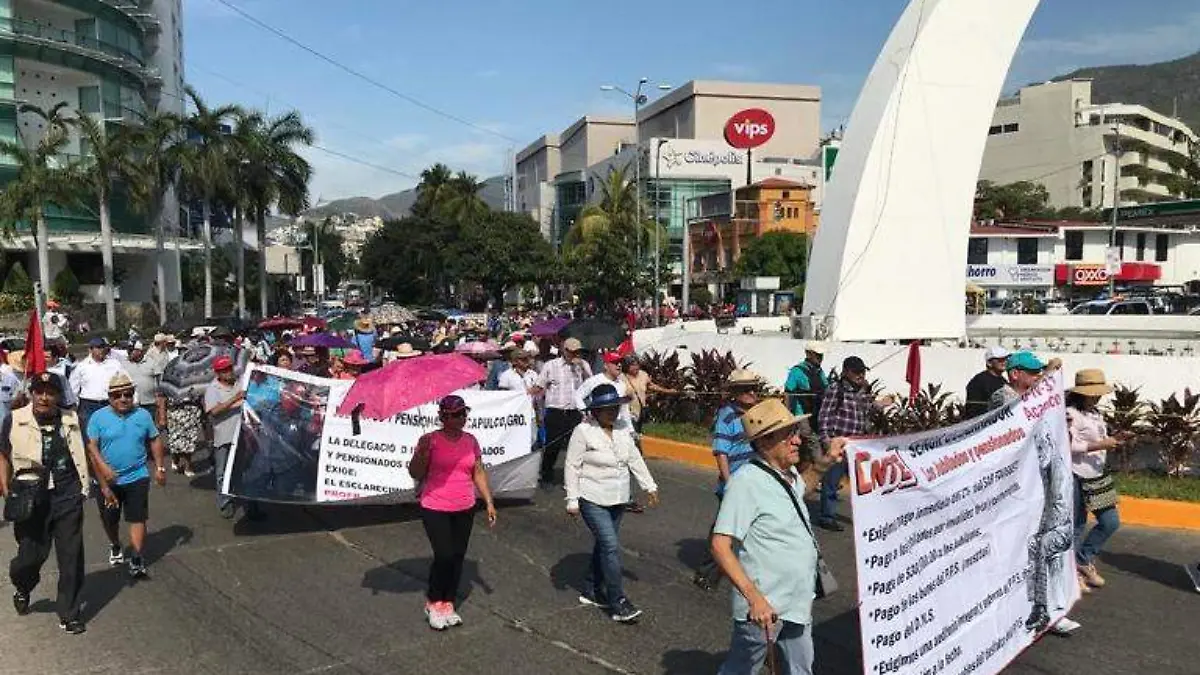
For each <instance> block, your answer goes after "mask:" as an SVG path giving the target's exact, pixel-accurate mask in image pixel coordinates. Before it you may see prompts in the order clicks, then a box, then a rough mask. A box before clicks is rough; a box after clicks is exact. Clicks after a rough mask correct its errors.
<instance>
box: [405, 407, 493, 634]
mask: <svg viewBox="0 0 1200 675" xmlns="http://www.w3.org/2000/svg"><path fill="white" fill-rule="evenodd" d="M469 411H470V408H468V407H467V404H466V402H464V401H463V400H462V397H460V396H447V397H445V398H443V399H442V400H441V402H440V403H439V404H438V418H439V419H440V420H441V423H442V428H441V429H438V430H437V431H433V432H430V433H428V434H425V435H424V436H422V437H421V440H419V441H417V449H416V451H415V452H414V453H413V459H412V463H411V464H409V465H408V473H409V475H411V476H412V477H413V479H414V480H416V481H417V482H418V483H419V484H420V492H421V500H420V501H421V521H422V522H423V523H424V524H425V534H426V536H428V537H429V545H430V546H431V547H432V548H433V564H432V565H430V567H429V589H428V591H427V592H426V594H425V598H426V601H425V617H426V618H427V619H428V621H429V627H430V628H433V629H434V630H445V629H446V628H449V627H450V626H461V625H462V622H463V620H462V617H461V616H459V615H458V612H456V611H455V610H454V600H455V595H456V594H457V593H458V584H459V581H461V579H462V572H463V560H464V559H465V558H466V556H467V545H468V544H469V543H470V541H471V526H472V525H473V524H474V522H475V491H476V490H479V495H480V496H482V497H483V501H484V504H486V505H487V521H488V527H492V526H494V525H495V524H496V507H495V505H493V504H492V491H491V489H490V488H489V487H488V480H487V473H485V472H484V470H483V460H482V459H481V451H480V448H479V441H477V440H476V439H475V437H474V436H472V435H471V434H469V433H467V432H466V431H464V430H463V429H464V428H465V427H466V425H467V413H468V412H469Z"/></svg>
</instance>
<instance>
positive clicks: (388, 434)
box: [222, 365, 540, 504]
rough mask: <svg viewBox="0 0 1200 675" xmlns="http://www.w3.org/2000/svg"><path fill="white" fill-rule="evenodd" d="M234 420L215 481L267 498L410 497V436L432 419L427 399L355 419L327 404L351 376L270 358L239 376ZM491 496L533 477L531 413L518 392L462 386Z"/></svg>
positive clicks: (527, 485) (521, 491)
mask: <svg viewBox="0 0 1200 675" xmlns="http://www.w3.org/2000/svg"><path fill="white" fill-rule="evenodd" d="M242 386H244V387H245V388H246V401H245V404H244V406H243V409H242V427H241V432H240V433H239V435H238V437H237V442H236V443H235V444H234V446H233V448H232V449H231V450H230V458H231V459H230V461H229V462H228V465H227V467H226V472H225V475H224V476H223V477H222V486H223V491H224V492H226V493H227V494H232V495H234V496H237V497H241V498H245V499H252V500H259V501H273V502H290V503H304V504H313V503H331V502H332V503H336V502H361V501H364V500H369V501H377V502H380V501H381V502H387V503H403V502H412V501H416V499H417V495H418V491H419V488H420V486H419V485H416V484H414V482H413V480H412V477H411V476H409V474H408V464H409V462H410V461H411V460H412V455H413V451H414V449H415V448H416V446H417V441H418V440H419V439H420V438H421V436H422V435H424V434H426V433H429V432H431V431H433V430H435V429H436V428H438V425H439V421H438V416H437V405H436V404H435V403H429V404H426V405H422V406H417V407H415V408H412V409H410V410H406V411H404V412H402V413H399V414H397V415H395V416H393V417H392V418H390V419H386V420H372V419H366V418H362V419H359V420H358V422H357V424H356V423H355V420H353V419H352V418H351V417H349V416H342V415H338V414H337V413H336V410H337V408H338V406H339V405H340V404H341V402H342V400H343V399H345V397H346V394H347V393H348V392H349V391H350V387H351V386H353V383H352V382H351V381H347V380H333V379H325V378H319V377H313V376H311V375H306V374H303V373H297V372H293V371H288V370H281V369H278V368H273V367H270V366H257V365H255V366H251V367H250V368H249V369H248V371H247V373H246V374H245V375H244V376H243V379H242ZM457 393H459V394H460V395H461V396H462V397H463V398H464V399H465V400H466V402H467V405H468V406H469V407H470V408H471V412H470V414H469V416H468V418H467V426H466V431H468V432H470V433H472V434H474V435H475V438H476V439H477V440H478V441H479V445H480V448H481V449H482V454H483V464H484V466H485V467H486V468H487V469H488V475H489V480H490V481H491V486H492V492H493V494H494V495H496V496H497V497H506V496H512V497H524V496H528V495H529V494H532V491H533V489H534V487H535V486H536V484H537V467H538V462H539V460H540V457H539V456H538V455H536V454H534V453H533V448H532V443H531V438H532V435H533V427H534V424H535V418H534V413H533V408H532V405H531V403H530V401H529V397H528V396H527V395H525V394H524V392H508V391H461V392H457Z"/></svg>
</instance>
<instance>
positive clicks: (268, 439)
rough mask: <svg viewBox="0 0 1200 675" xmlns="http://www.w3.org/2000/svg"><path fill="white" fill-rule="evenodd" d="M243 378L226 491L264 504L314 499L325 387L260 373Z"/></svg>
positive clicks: (327, 399)
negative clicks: (235, 447)
mask: <svg viewBox="0 0 1200 675" xmlns="http://www.w3.org/2000/svg"><path fill="white" fill-rule="evenodd" d="M247 380H248V381H247V385H246V401H245V403H244V405H243V406H242V428H241V433H240V434H239V439H238V451H237V453H236V454H235V455H234V460H233V461H232V462H231V463H230V464H231V469H230V470H229V474H230V478H229V486H230V492H231V493H233V494H237V495H240V496H244V497H250V498H253V499H262V500H267V501H281V502H305V503H307V502H312V501H314V500H315V498H316V494H317V469H318V460H319V458H320V450H321V432H322V429H323V427H324V423H325V412H326V407H327V406H328V404H329V386H328V385H325V384H321V383H318V382H306V381H301V380H298V379H295V378H289V377H284V376H282V375H279V374H271V373H268V372H266V371H264V370H254V371H253V372H251V373H250V374H249V375H248V377H247Z"/></svg>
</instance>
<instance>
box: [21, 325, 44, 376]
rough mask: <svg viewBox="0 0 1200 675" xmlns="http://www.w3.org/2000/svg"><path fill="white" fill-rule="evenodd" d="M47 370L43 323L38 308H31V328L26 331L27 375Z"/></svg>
mask: <svg viewBox="0 0 1200 675" xmlns="http://www.w3.org/2000/svg"><path fill="white" fill-rule="evenodd" d="M44 372H46V346H45V343H44V342H43V341H42V324H41V322H40V321H38V313H37V310H36V309H31V310H29V330H27V331H25V376H26V377H28V376H30V375H36V374H37V373H44Z"/></svg>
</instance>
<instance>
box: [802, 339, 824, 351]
mask: <svg viewBox="0 0 1200 675" xmlns="http://www.w3.org/2000/svg"><path fill="white" fill-rule="evenodd" d="M804 351H806V352H812V353H814V354H821V355H824V354H826V353H828V352H829V345H828V344H826V343H824V342H821V341H820V340H809V341H808V342H806V343H804Z"/></svg>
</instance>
